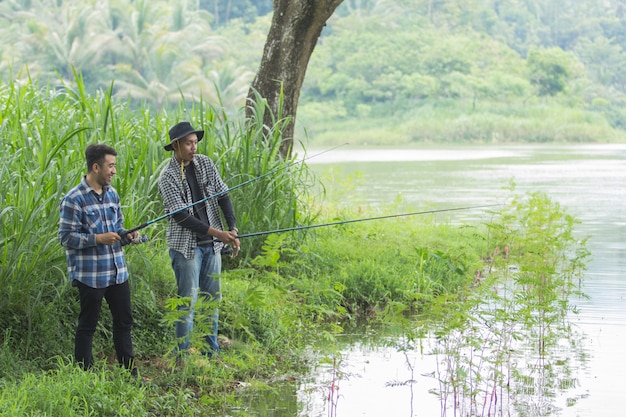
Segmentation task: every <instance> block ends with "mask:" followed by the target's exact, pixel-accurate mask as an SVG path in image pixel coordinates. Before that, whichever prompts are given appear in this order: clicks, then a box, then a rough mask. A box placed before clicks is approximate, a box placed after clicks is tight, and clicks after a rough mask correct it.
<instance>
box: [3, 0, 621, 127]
mask: <svg viewBox="0 0 626 417" xmlns="http://www.w3.org/2000/svg"><path fill="white" fill-rule="evenodd" d="M271 10H272V2H271V0H257V1H253V0H229V1H221V0H219V1H218V0H200V1H199V2H178V1H171V0H169V1H165V0H150V1H148V0H139V1H133V0H112V1H108V2H97V1H88V2H85V1H77V0H64V1H58V0H30V1H17V0H9V1H3V2H1V3H0V39H1V40H2V44H3V48H2V50H1V51H0V54H1V55H0V58H1V59H0V78H1V79H4V80H9V79H11V80H15V79H26V78H34V79H36V80H39V82H40V83H41V84H42V85H43V86H56V85H62V84H64V85H66V86H68V85H70V86H71V85H73V84H74V82H75V78H76V77H81V78H82V85H84V86H85V88H86V89H87V92H89V93H95V92H96V91H98V90H109V89H111V90H112V91H113V92H114V94H115V97H116V98H118V99H123V100H130V102H131V104H132V103H135V104H142V105H146V104H147V105H149V106H150V107H153V108H158V109H161V108H167V107H168V106H173V105H178V103H179V102H180V101H181V100H182V99H184V100H185V101H186V102H189V103H192V102H199V101H201V100H203V101H205V102H209V103H211V104H214V105H218V106H221V107H224V108H226V109H233V110H235V109H238V108H240V107H241V106H243V105H244V99H245V97H246V95H247V92H248V89H249V86H250V82H251V80H252V78H253V76H254V74H255V72H256V70H257V68H258V63H259V60H260V57H261V54H262V53H263V46H264V43H265V37H266V35H267V32H268V29H269V25H270V19H271ZM625 51H626V2H625V1H624V0H607V1H603V2H598V1H597V0H558V1H557V0H542V1H538V0H456V1H454V2H450V1H443V0H346V1H344V3H342V5H341V6H340V7H339V8H338V10H337V12H336V13H335V15H334V16H333V17H332V18H331V19H330V20H329V22H328V25H327V26H326V28H325V29H324V31H323V32H322V36H321V38H320V40H319V44H318V46H317V48H316V50H315V51H314V53H313V56H312V58H311V62H310V63H309V68H308V70H307V76H306V79H305V83H304V86H303V90H302V93H301V96H300V102H301V106H300V109H299V111H298V117H299V120H302V121H304V123H305V124H307V123H309V124H311V125H312V126H315V127H316V129H317V130H319V128H320V125H322V124H326V123H329V122H330V123H331V124H332V123H333V122H337V121H339V122H340V121H342V120H347V119H351V120H354V119H375V118H379V117H385V118H391V119H396V120H397V119H398V118H400V119H402V118H404V119H406V118H412V117H415V112H416V111H417V110H416V109H422V110H423V109H424V108H429V107H432V106H441V105H444V106H449V105H450V103H457V104H456V105H457V106H462V108H463V109H464V111H467V110H469V111H480V110H481V108H482V109H484V108H486V107H489V108H490V110H489V114H490V115H494V114H495V115H496V116H497V115H498V111H500V112H504V113H505V115H506V116H507V117H510V116H511V114H512V108H519V107H526V110H527V111H528V107H527V106H528V105H533V106H536V105H537V103H540V104H541V105H542V106H545V105H552V104H553V103H558V106H561V107H567V108H575V109H578V110H581V111H584V112H586V113H587V115H586V116H585V118H590V119H593V120H594V122H593V123H595V124H599V125H602V124H603V123H604V122H606V123H607V124H608V126H610V128H611V129H615V130H617V131H620V132H622V131H625V130H626V112H625V110H624V108H625V104H626V73H625V72H624V71H623V68H625V67H626V65H625V64H626V52H625ZM442 103H443V104H442ZM511 106H513V107H511ZM496 108H497V109H500V110H494V109H496ZM300 116H301V117H300ZM490 117H492V116H490ZM493 117H495V116H493ZM603 121H604V122H603ZM323 128H324V127H322V129H323ZM480 129H482V128H480ZM313 130H315V129H312V131H313ZM446 134H447V133H446ZM603 134H604V133H603ZM583 140H584V138H583Z"/></svg>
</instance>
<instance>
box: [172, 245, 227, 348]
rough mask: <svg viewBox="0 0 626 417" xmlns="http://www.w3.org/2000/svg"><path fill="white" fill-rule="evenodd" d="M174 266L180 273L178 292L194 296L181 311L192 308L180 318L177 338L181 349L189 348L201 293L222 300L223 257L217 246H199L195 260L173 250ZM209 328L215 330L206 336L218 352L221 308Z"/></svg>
mask: <svg viewBox="0 0 626 417" xmlns="http://www.w3.org/2000/svg"><path fill="white" fill-rule="evenodd" d="M170 259H171V260H172V268H173V269H174V275H176V284H177V285H178V295H179V296H180V297H189V298H191V303H190V305H189V306H183V307H180V308H179V309H180V310H188V311H189V313H188V314H186V315H184V316H183V317H181V318H180V320H179V321H178V322H177V323H176V339H177V340H178V350H179V352H182V351H185V350H187V349H188V348H189V344H190V343H189V336H190V334H191V332H192V330H193V320H194V315H195V304H196V301H198V296H199V295H200V296H201V297H203V298H204V299H206V300H207V301H211V300H215V302H219V301H221V299H222V293H221V291H220V272H221V271H222V257H221V256H220V255H216V254H215V252H214V250H213V246H197V247H196V251H195V254H194V257H193V259H186V258H185V257H184V256H183V254H182V253H180V252H178V251H175V250H173V249H170ZM208 317H209V320H210V323H209V325H210V326H209V328H210V329H212V330H211V332H210V333H209V334H207V335H206V336H205V341H206V343H207V344H208V346H209V347H210V348H211V350H212V351H213V352H206V353H207V354H208V355H211V354H212V353H218V352H219V350H220V348H219V345H218V344H217V321H218V318H219V313H218V309H217V307H215V309H214V310H213V312H212V314H210V315H209V316H208Z"/></svg>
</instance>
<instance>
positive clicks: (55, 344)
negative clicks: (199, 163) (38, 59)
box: [0, 74, 308, 357]
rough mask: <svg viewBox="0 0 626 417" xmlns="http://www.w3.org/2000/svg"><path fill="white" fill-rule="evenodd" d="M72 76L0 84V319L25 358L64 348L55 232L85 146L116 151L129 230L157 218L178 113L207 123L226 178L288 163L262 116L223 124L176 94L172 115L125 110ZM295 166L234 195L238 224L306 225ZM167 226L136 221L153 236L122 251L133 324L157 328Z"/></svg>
mask: <svg viewBox="0 0 626 417" xmlns="http://www.w3.org/2000/svg"><path fill="white" fill-rule="evenodd" d="M77 78H78V82H77V83H76V85H72V86H69V85H68V86H65V87H64V88H57V89H54V90H51V89H49V88H46V87H43V86H39V85H37V83H36V82H34V81H31V82H29V83H26V84H24V85H22V84H18V83H15V82H14V83H9V84H6V85H5V86H4V88H3V89H2V90H1V91H0V151H2V153H3V155H4V157H3V159H2V161H1V162H0V175H1V176H2V182H1V183H0V288H2V289H3V292H4V296H3V297H1V298H0V326H1V327H2V328H4V329H11V331H12V337H11V340H12V341H13V343H15V345H16V346H19V347H20V349H19V352H21V354H22V355H23V357H50V356H51V355H54V354H62V353H65V352H70V351H71V344H72V340H73V337H72V336H71V335H72V331H73V327H74V321H75V319H76V314H77V305H76V302H75V294H74V291H72V289H71V287H70V286H69V283H68V281H67V279H66V265H65V255H64V251H63V249H62V248H61V246H60V245H59V243H58V240H57V230H58V219H59V215H58V207H59V203H60V201H61V199H62V197H63V196H64V195H65V194H66V193H67V192H68V191H69V190H70V189H71V188H72V187H73V186H75V185H76V184H77V183H78V182H79V181H80V179H81V177H82V176H83V175H84V173H85V172H86V166H85V161H84V150H85V148H86V146H87V145H88V144H90V143H94V142H104V143H107V144H109V145H111V146H113V147H114V148H115V149H116V150H117V152H118V157H117V175H116V176H115V177H114V179H113V184H112V185H113V186H114V187H115V188H116V189H117V190H118V192H119V194H120V197H121V201H122V206H123V210H124V216H125V226H126V227H127V228H130V227H133V226H136V225H139V224H143V223H144V222H146V221H148V220H151V219H154V218H156V217H159V216H161V215H162V214H163V207H162V203H161V199H160V196H159V195H158V189H157V181H158V176H159V173H160V171H161V169H162V167H163V166H164V165H165V164H166V163H167V161H168V159H169V158H170V156H171V155H170V153H169V152H166V151H165V150H164V149H163V145H165V144H166V143H167V141H168V140H169V139H168V137H167V131H168V129H169V127H170V126H172V125H173V124H175V123H176V122H178V121H180V120H189V121H191V122H192V123H193V124H194V125H195V126H197V127H198V128H202V129H205V130H206V136H205V139H204V140H203V141H202V142H201V145H202V146H201V148H200V152H203V153H206V154H207V155H209V156H210V157H212V158H213V159H214V160H215V161H216V163H217V165H218V168H219V169H220V170H221V171H222V176H223V177H224V179H225V181H226V182H227V184H228V185H229V186H234V185H236V184H238V183H239V182H243V181H244V180H249V179H253V178H255V177H257V176H259V175H262V174H264V173H267V172H269V171H270V170H272V169H274V168H276V167H281V166H285V165H286V164H288V163H289V162H291V161H284V160H283V159H282V158H280V157H278V154H277V149H278V146H279V145H280V141H281V139H282V138H281V136H280V130H279V129H275V130H272V131H271V132H270V133H271V134H269V135H268V134H267V132H265V131H264V130H263V126H262V125H261V124H260V122H259V124H255V123H257V122H255V121H251V122H250V123H251V124H250V125H245V124H243V123H241V122H239V120H238V119H235V120H230V119H229V118H228V117H227V115H226V113H225V112H221V111H220V110H216V109H215V108H213V107H211V106H209V105H205V104H204V103H200V104H193V105H191V106H190V107H188V106H187V105H186V104H185V103H184V101H181V105H180V107H179V108H178V109H177V110H176V111H171V112H168V111H160V112H156V111H152V110H151V109H149V108H147V107H140V108H134V109H131V108H129V107H128V106H127V105H125V104H124V103H116V102H114V101H112V100H111V91H112V89H111V90H109V91H104V92H98V93H97V94H96V95H95V96H89V95H87V94H86V93H85V89H84V84H83V83H82V81H81V80H80V77H78V74H77ZM260 106H261V107H260V108H259V109H260V110H259V111H261V110H262V104H261V105H260ZM305 172H306V170H305V169H304V168H303V167H298V168H293V169H289V170H284V171H280V170H278V171H277V172H276V175H271V176H268V177H267V178H266V179H265V180H263V181H251V182H250V184H249V185H246V186H245V187H241V189H238V190H237V191H236V192H235V191H234V192H233V193H232V199H233V202H234V206H235V212H236V214H237V217H238V227H239V229H240V230H241V231H242V232H243V231H244V230H251V231H257V230H264V229H266V228H269V227H276V226H281V227H282V226H289V225H293V224H294V222H295V221H296V220H299V221H306V219H307V216H308V215H307V214H306V213H307V210H306V207H304V205H303V204H301V201H302V195H301V192H300V190H302V189H304V187H301V184H302V182H303V181H306V180H307V177H306V175H305ZM303 213H304V214H303ZM166 226H167V221H162V222H159V223H156V224H154V225H153V226H150V227H149V228H147V229H144V230H143V232H144V233H146V234H148V235H149V236H150V237H151V239H152V240H151V243H149V244H148V245H144V246H143V247H136V248H135V247H129V248H127V249H126V252H127V256H128V257H129V258H130V260H131V261H130V262H129V263H130V264H131V266H130V268H131V283H132V284H131V285H132V286H133V293H134V294H135V296H136V301H135V302H134V305H135V306H136V307H135V308H136V309H137V310H139V311H140V313H145V316H144V315H143V314H139V315H138V317H137V320H138V321H139V322H140V323H141V322H146V323H152V324H157V323H154V314H155V308H156V307H155V306H158V305H157V303H156V300H157V299H159V298H160V296H163V295H167V294H169V293H170V292H171V291H172V288H173V286H172V285H173V284H172V283H173V280H172V278H171V276H170V270H169V267H168V266H166V265H165V263H164V262H163V261H162V260H161V259H160V258H162V257H167V255H166V254H167V252H166V248H165V239H164V230H165V228H166ZM247 250H251V251H253V252H254V251H255V250H256V246H255V242H254V241H253V240H251V241H250V242H246V243H244V252H243V253H244V257H245V253H246V251H247ZM135 260H136V261H135ZM104 314H107V313H106V312H104ZM105 321H106V320H102V322H105ZM101 331H102V332H103V334H104V336H105V337H107V335H108V331H107V329H106V324H101ZM0 337H2V335H0ZM156 338H157V339H159V340H162V339H164V336H163V334H159V335H157V336H156ZM139 345H140V346H141V345H142V343H141V341H139ZM146 348H148V344H146Z"/></svg>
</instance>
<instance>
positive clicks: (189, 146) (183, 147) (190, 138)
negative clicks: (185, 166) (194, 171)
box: [174, 133, 198, 161]
mask: <svg viewBox="0 0 626 417" xmlns="http://www.w3.org/2000/svg"><path fill="white" fill-rule="evenodd" d="M197 149H198V135H196V134H195V133H191V134H190V135H187V136H185V137H184V138H182V139H180V140H179V141H177V142H176V143H175V144H174V152H175V154H176V157H177V159H179V160H183V161H192V160H193V157H194V155H195V154H196V150H197Z"/></svg>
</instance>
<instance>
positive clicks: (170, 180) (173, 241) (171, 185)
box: [159, 154, 228, 259]
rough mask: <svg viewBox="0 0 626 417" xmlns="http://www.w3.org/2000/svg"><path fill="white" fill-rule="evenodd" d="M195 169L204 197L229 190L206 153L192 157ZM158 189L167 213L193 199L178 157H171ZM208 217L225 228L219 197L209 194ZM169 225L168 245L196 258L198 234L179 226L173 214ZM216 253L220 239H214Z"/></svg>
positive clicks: (211, 224) (222, 245)
mask: <svg viewBox="0 0 626 417" xmlns="http://www.w3.org/2000/svg"><path fill="white" fill-rule="evenodd" d="M191 163H192V164H194V170H195V173H196V178H197V180H198V185H199V186H200V190H201V192H202V198H207V197H211V196H214V195H216V194H219V195H220V197H221V196H222V195H224V193H225V192H226V191H227V190H228V187H227V186H226V184H224V181H222V178H221V176H220V174H219V172H218V171H217V167H216V166H215V164H214V163H213V161H211V159H209V157H208V156H206V155H197V154H196V155H195V156H194V157H193V161H192V162H191ZM159 193H160V194H161V198H162V199H163V205H164V207H165V213H171V212H175V211H177V210H180V209H181V208H183V207H186V206H189V205H190V204H192V203H193V201H192V196H191V189H190V188H189V184H188V183H187V181H186V180H185V179H184V175H181V169H180V163H179V162H178V161H177V160H176V158H174V157H172V159H171V160H170V162H169V164H167V166H166V167H165V168H163V171H161V175H160V176H159ZM199 206H200V207H202V206H203V205H202V204H199V205H198V206H193V207H190V208H189V209H188V210H187V211H188V212H189V215H190V216H193V215H194V214H193V210H194V209H196V208H197V207H199ZM205 206H206V211H207V217H208V219H209V224H210V226H211V227H213V228H215V229H220V230H224V227H223V225H222V219H221V217H220V211H219V205H218V203H217V198H209V199H208V200H207V201H206V203H205ZM169 222H170V223H169V227H168V229H167V233H166V237H167V246H168V247H169V248H170V249H174V250H176V251H178V252H180V253H182V254H183V255H184V256H185V258H187V259H193V256H194V251H195V248H196V245H197V241H196V234H195V233H194V232H193V231H191V230H190V229H187V228H184V227H182V226H180V225H179V224H178V223H177V222H176V221H175V220H174V217H173V216H171V217H170V218H169ZM214 247H215V253H220V252H221V250H222V247H224V244H223V243H221V242H218V241H215V242H214Z"/></svg>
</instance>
